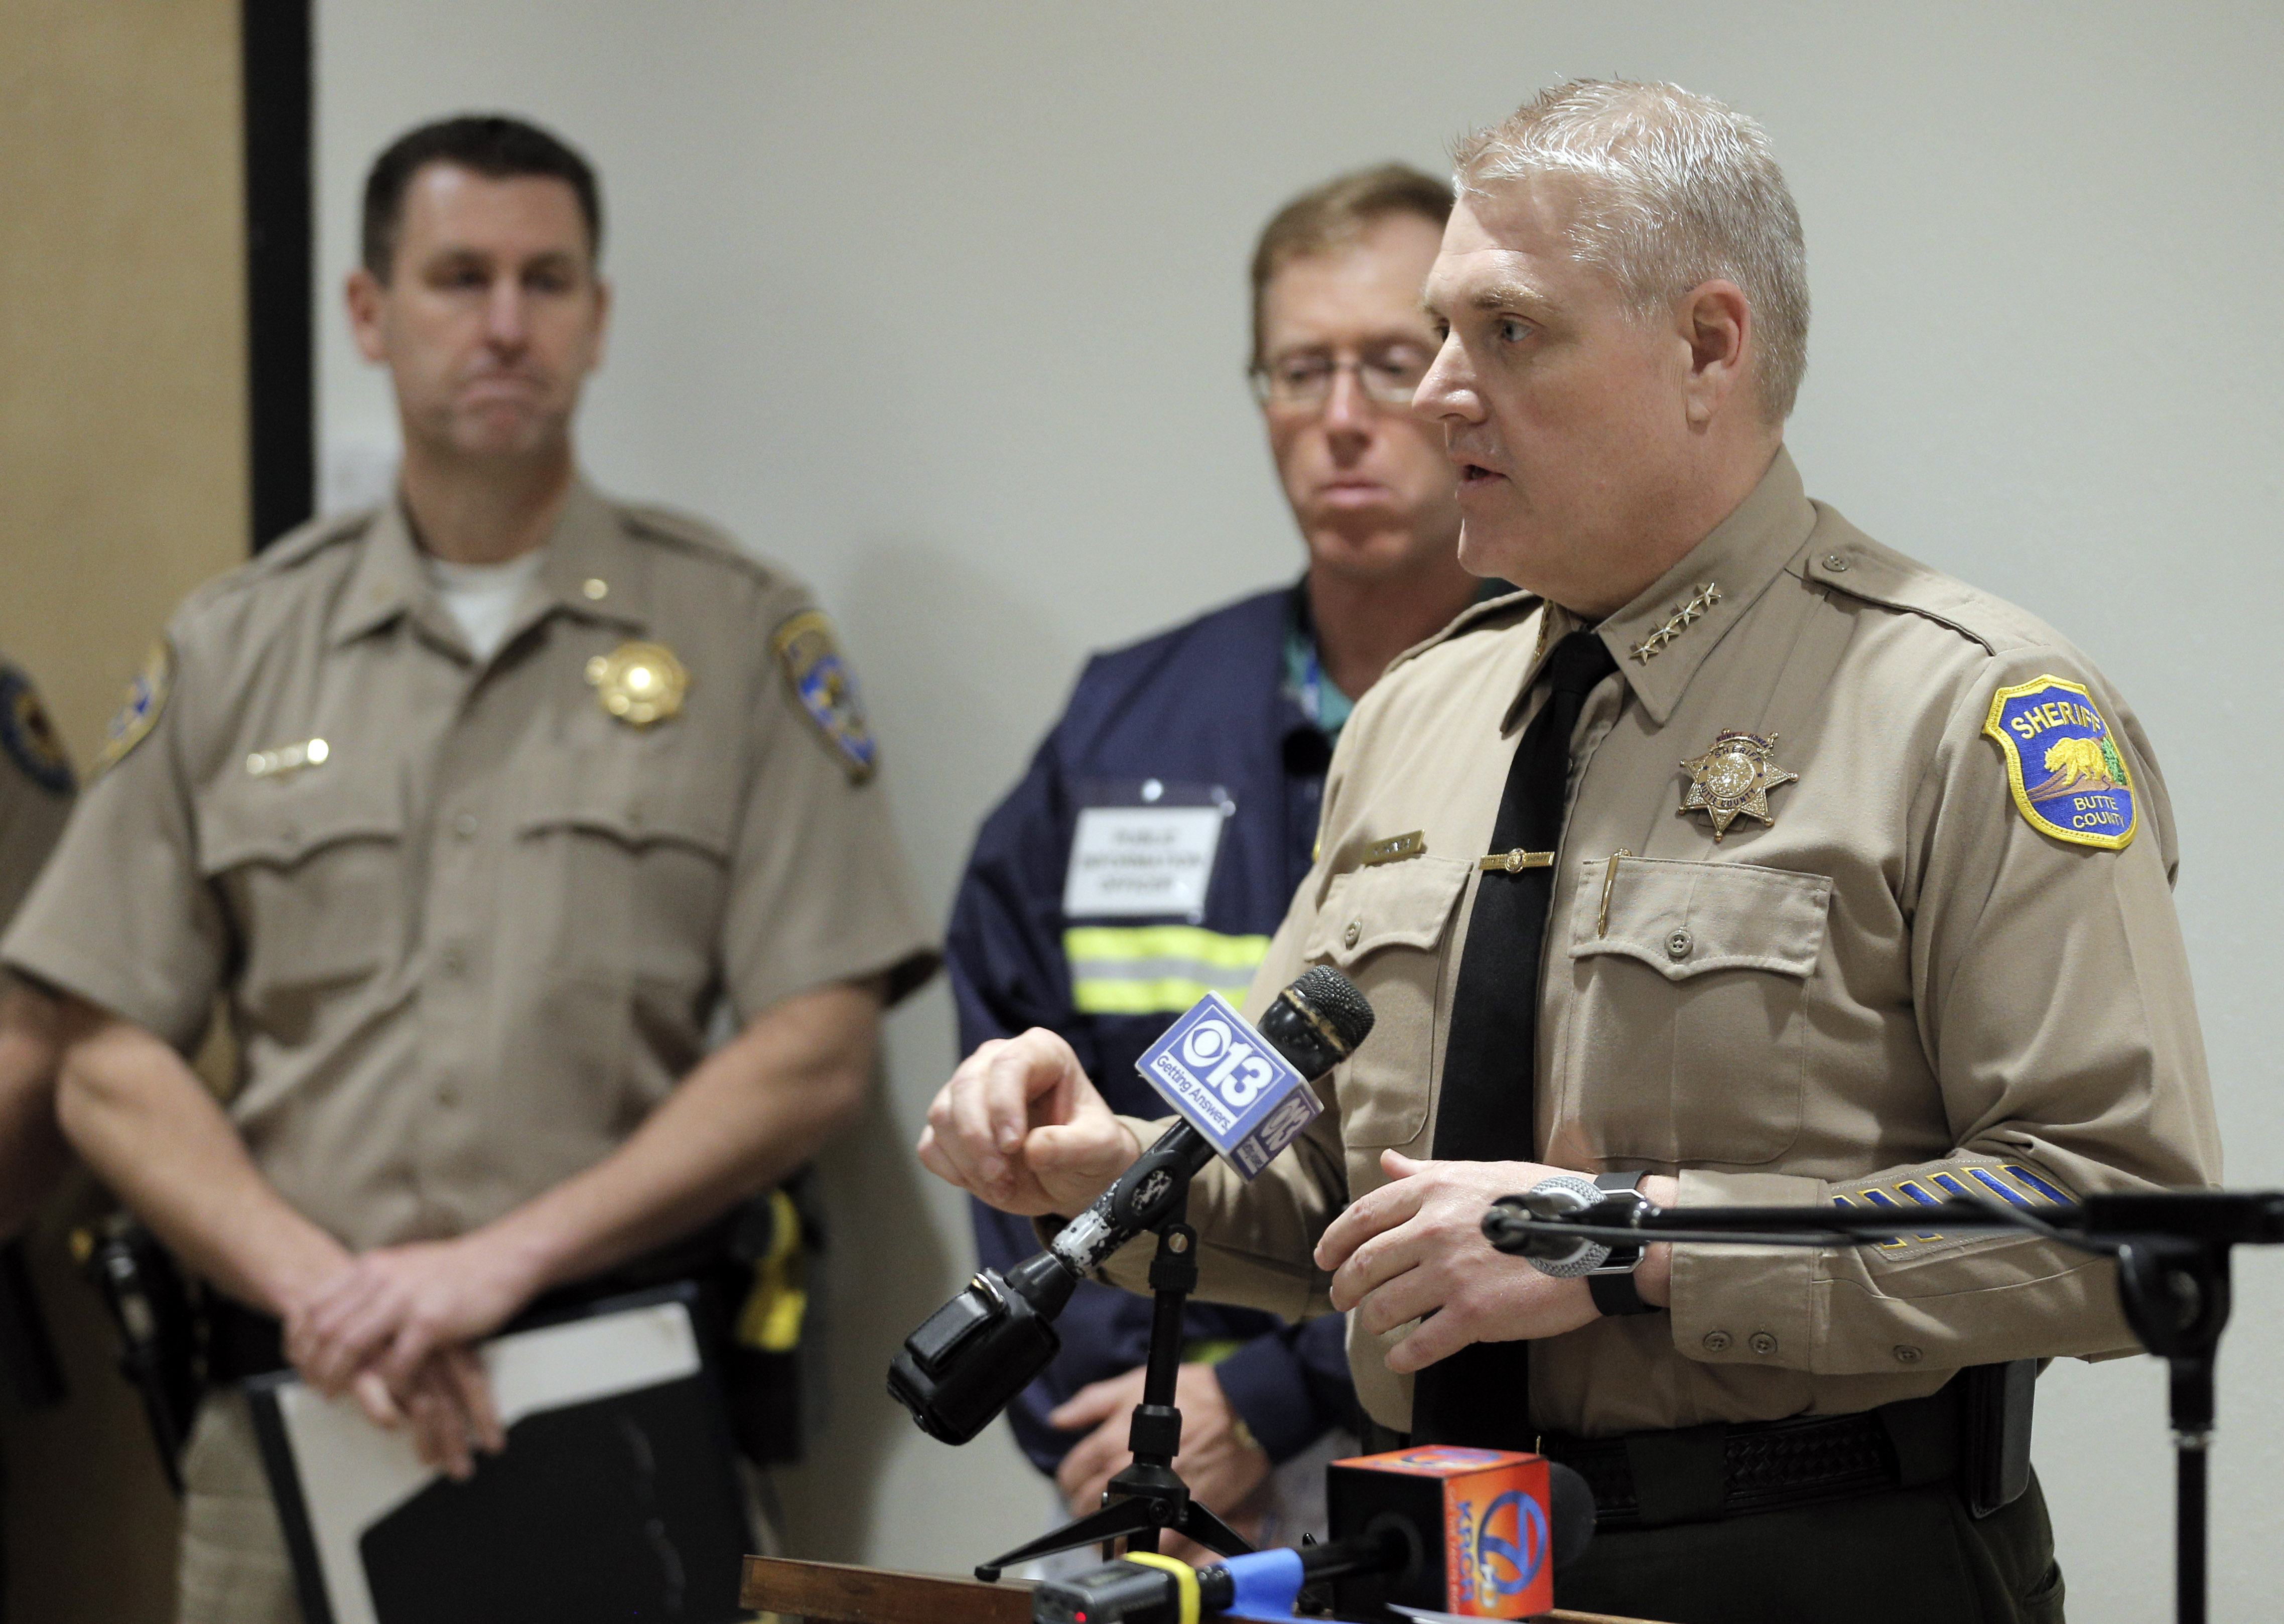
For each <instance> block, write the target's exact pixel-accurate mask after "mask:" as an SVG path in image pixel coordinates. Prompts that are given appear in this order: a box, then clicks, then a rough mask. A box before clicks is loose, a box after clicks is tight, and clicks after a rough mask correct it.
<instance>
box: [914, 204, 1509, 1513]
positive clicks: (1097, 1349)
mask: <svg viewBox="0 0 2284 1624" xmlns="http://www.w3.org/2000/svg"><path fill="white" fill-rule="evenodd" d="M1450 213H1451V189H1450V188H1449V187H1447V186H1446V185H1444V183H1443V182H1441V181H1438V180H1435V179H1434V178H1433V177H1431V176H1426V175H1422V174H1420V173H1419V172H1418V171H1417V170H1414V169H1410V168H1404V166H1402V165H1396V164H1390V165H1386V166H1383V167H1381V168H1373V169H1366V170H1363V171H1360V172H1358V173H1357V174H1353V175H1345V176H1340V177H1338V178H1337V179H1334V180H1332V181H1328V182H1326V183H1325V184H1323V185H1321V186H1318V187H1316V188H1314V189H1312V190H1311V191H1307V192H1305V193H1303V194H1302V195H1301V196H1300V197H1297V198H1295V199H1293V200H1292V201H1291V202H1289V203H1287V205H1286V206H1285V207H1283V208H1282V209H1280V210H1279V212H1278V214H1277V215H1276V216H1275V217H1274V218H1273V219H1271V221H1270V223H1269V224H1268V226H1267V227H1266V228H1265V229H1264V230H1263V232H1262V235H1261V240H1260V243H1259V245H1258V246H1256V248H1255V251H1254V255H1253V268H1252V281H1253V322H1254V352H1253V358H1252V362H1251V365H1250V371H1251V374H1252V378H1253V381H1254V386H1255V394H1257V395H1258V397H1259V399H1260V402H1261V409H1262V417H1263V424H1264V426H1266V428H1267V429H1268V432H1269V446H1270V453H1271V457H1273V458H1274V459H1275V461H1276V465H1277V472H1278V476H1279V480H1281V481H1282V483H1283V485H1284V488H1285V495H1286V498H1287V501H1288V502H1290V504H1292V508H1293V516H1294V519H1295V522H1296V523H1297V524H1298V525H1299V527H1300V530H1301V535H1302V541H1303V543H1305V545H1306V546H1307V548H1308V552H1309V567H1308V572H1307V574H1304V575H1303V576H1302V579H1301V580H1300V582H1297V583H1296V584H1295V585H1294V586H1292V587H1289V588H1286V589H1280V590H1278V591H1273V592H1264V593H1262V594H1260V595H1259V596H1257V597H1249V598H1246V599H1244V600H1242V601H1241V602H1239V603H1236V604H1232V605H1229V606H1228V607H1226V608H1224V609H1218V610H1216V611H1214V612H1213V613H1210V614H1207V615H1203V616H1201V617H1200V618H1199V619H1197V620H1194V621H1190V622H1189V623H1188V624H1186V625H1185V626H1180V627H1177V628H1176V629H1173V630H1171V631H1169V632H1164V633H1162V634H1160V635H1159V636H1154V637H1152V638H1149V639H1147V640H1146V641H1145V642H1142V643H1138V644H1134V645H1133V646H1131V647H1130V648H1125V649H1121V650H1119V651H1117V652H1114V653H1109V654H1103V655H1099V656H1097V657H1096V658H1095V659H1094V660H1091V661H1090V662H1089V663H1088V666H1087V668H1086V670H1085V671H1084V673H1083V675H1081V676H1080V678H1079V681H1078V686H1077V688H1076V691H1074V692H1073V693H1072V695H1071V699H1070V703H1069V705H1068V707H1066V709H1065V711H1064V713H1063V715H1062V717H1061V719H1060V721H1058V722H1056V724H1055V726H1054V728H1053V730H1052V731H1051V732H1050V733H1049V734H1048V736H1047V738H1046V740H1045V742H1044V744H1042V745H1041V746H1040V747H1039V751H1038V753H1037V754H1036V756H1035V757H1034V758H1033V760H1032V762H1031V768H1030V770H1029V772H1028V773H1027V774H1026V775H1025V776H1024V777H1023V780H1022V782H1021V783H1020V784H1018V785H1016V786H1015V788H1014V790H1013V792H1010V793H1009V795H1008V797H1007V799H1006V800H1004V801H1002V802H1001V803H1000V805H999V806H998V808H997V809H996V810H995V811H994V812H993V813H992V814H991V816H990V817H989V819H988V820H987V821H986V822H985V824H984V825H983V829H982V833H981V834H980V835H979V836H978V838H977V839H976V843H975V849H974V854H973V855H971V857H970V858H969V860H968V866H967V871H966V877H965V878H964V879H963V881H962V883H961V886H960V889H959V894H958V901H957V902H956V904H955V905H954V908H953V912H952V920H951V929H950V933H949V935H948V937H947V940H946V942H945V957H946V962H947V964H948V966H949V968H950V972H951V979H952V987H953V990H954V992H955V995H956V996H957V998H958V1009H959V1026H960V1039H961V1042H962V1044H963V1046H964V1047H966V1048H969V1049H973V1048H974V1047H975V1046H976V1045H977V1044H980V1043H982V1042H987V1041H989V1040H990V1039H993V1038H1004V1037H1012V1036H1013V1035H1015V1034H1016V1033H1018V1032H1021V1031H1023V1030H1024V1029H1025V1028H1027V1027H1045V1028H1047V1029H1048V1030H1050V1031H1052V1032H1056V1033H1059V1034H1060V1035H1062V1036H1063V1037H1064V1038H1065V1039H1066V1040H1068V1042H1069V1043H1070V1044H1071V1046H1072V1048H1073V1050H1074V1051H1075V1052H1076V1054H1077V1055H1078V1056H1079V1057H1080V1060H1081V1064H1082V1065H1083V1066H1085V1068H1086V1071H1087V1074H1088V1075H1089V1076H1090V1077H1091V1078H1093V1079H1094V1081H1095V1084H1096V1086H1097V1087H1098V1088H1099V1089H1101V1090H1102V1092H1103V1094H1104V1096H1105V1097H1106V1098H1107V1099H1109V1100H1110V1101H1112V1102H1113V1104H1114V1105H1115V1107H1116V1108H1117V1109H1119V1110H1122V1111H1125V1112H1130V1113H1134V1114H1136V1115H1141V1116H1151V1115H1155V1114H1157V1113H1158V1112H1159V1111H1160V1110H1161V1109H1162V1107H1161V1106H1160V1105H1158V1104H1157V1101H1156V1097H1155V1096H1154V1094H1152V1093H1151V1091H1150V1090H1149V1089H1148V1087H1147V1086H1146V1084H1145V1083H1144V1082H1143V1081H1142V1080H1141V1078H1140V1076H1139V1075H1138V1074H1137V1073H1136V1071H1135V1069H1134V1062H1135V1059H1136V1058H1137V1057H1138V1055H1140V1053H1141V1052H1142V1051H1143V1050H1145V1049H1146V1048H1147V1047H1148V1046H1149V1045H1150V1044H1151V1043H1152V1042H1154V1041H1156V1039H1157V1037H1158V1035H1159V1034H1160V1033H1161V1032H1162V1031H1163V1030H1164V1029H1165V1025H1166V1022H1167V1021H1168V1020H1169V1019H1171V1018H1172V1017H1173V1016H1174V1015H1176V1014H1178V1013H1179V1012H1180V1011H1183V1010H1185V1009H1187V1008H1188V1007H1189V1006H1190V1005H1191V1004H1192V1003H1194V1002H1195V1001H1196V1000H1197V998H1198V997H1199V996H1200V995H1201V994H1202V993H1203V992H1204V991H1205V990H1206V989H1208V988H1218V989H1219V990H1221V991H1222V992H1223V993H1224V994H1225V995H1228V996H1230V997H1232V998H1235V997H1238V996H1240V995H1242V993H1243V991H1244V989H1245V987H1246V985H1247V984H1248V982H1249V981H1250V980H1252V977H1253V972H1254V969H1255V966H1256V965H1257V964H1259V963H1260V961H1261V956H1262V955H1263V953H1264V952H1265V951H1267V949H1268V946H1269V933H1270V932H1271V931H1272V930H1274V929H1275V928H1276V925H1277V921H1278V920H1279V919H1280V918H1281V917H1284V913H1285V909H1286V904H1287V902H1289V901H1290V899H1291V897H1292V894H1293V889H1294V887H1295V886H1296V885H1298V884H1299V883H1300V880H1301V878H1302V875H1304V874H1305V873H1307V872H1308V869H1309V861H1310V847H1311V845H1312V843H1313V842H1314V840H1315V839H1316V831H1317V817H1318V802H1319V799H1320V796H1321V793H1322V791H1323V787H1324V776H1325V768H1326V762H1327V761H1329V759H1330V757H1331V754H1332V745H1333V741H1334V739H1336V738H1338V737H1339V735H1340V730H1341V724H1342V723H1343V722H1346V721H1347V720H1348V714H1349V708H1350V707H1352V706H1353V705H1354V703H1355V702H1356V700H1357V699H1359V698H1361V697H1362V696H1363V694H1364V693H1365V691H1366V690H1367V689H1369V688H1370V687H1371V686H1372V685H1373V683H1375V682H1376V681H1378V680H1379V677H1380V674H1381V670H1382V669H1384V668H1386V666H1387V665H1388V661H1389V660H1392V659H1394V658H1395V657H1396V655H1397V654H1398V653H1400V652H1402V651H1403V650H1404V649H1405V648H1408V647H1410V646H1411V645H1412V644H1414V643H1417V642H1419V641H1420V640H1421V639H1422V638H1425V637H1427V636H1429V635H1430V634H1431V633H1433V632H1435V630H1437V629H1439V628H1441V627H1442V626H1443V624H1444V623H1445V622H1446V621H1449V620H1451V617H1452V616H1453V615H1454V614H1456V613H1459V610H1460V609H1461V608H1462V607H1464V606H1465V605H1467V601H1468V600H1469V598H1470V597H1472V596H1474V592H1475V590H1476V589H1477V587H1478V585H1479V584H1480V583H1478V582H1476V581H1475V580H1474V578H1473V577H1472V576H1470V575H1468V574H1467V572H1466V571H1464V570H1462V569H1461V568H1460V567H1459V559H1458V556H1457V550H1456V547H1457V542H1458V539H1459V509H1458V506H1457V504H1456V503H1455V502H1454V500H1453V497H1452V492H1451V470H1450V467H1449V465H1448V464H1447V463H1446V462H1445V461H1444V458H1443V449H1442V447H1441V445H1440V444H1439V443H1438V441H1437V440H1436V437H1435V433H1434V431H1433V430H1432V429H1430V428H1428V427H1427V426H1424V425H1422V424H1420V423H1419V422H1418V421H1416V420H1415V419H1414V418H1412V416H1411V414H1410V411H1409V406H1410V402H1411V398H1412V390H1413V388H1414V387H1415V386H1417V385H1418V383H1419V381H1420V377H1421V376H1422V375H1423V374H1424V373H1425V371H1427V362H1428V360H1429V358H1430V357H1431V356H1432V355H1433V354H1434V351H1435V335H1434V333H1433V332H1430V331H1429V329H1428V327H1427V320H1426V318H1425V317H1424V316H1422V315H1421V314H1420V283H1421V281H1422V280H1423V279H1424V278H1425V277H1426V276H1427V268H1428V266H1429V265H1430V264H1431V263H1432V262H1434V259H1435V245H1436V242H1437V240H1438V238H1439V237H1440V236H1441V233H1442V230H1443V222H1444V220H1445V218H1446V217H1447V216H1448V215H1450ZM1137 832H1150V833H1154V834H1157V835H1160V836H1162V837H1163V839H1164V841H1165V842H1167V843H1165V844H1161V845H1160V847H1159V848H1158V849H1159V851H1160V853H1161V859H1160V861H1159V863H1158V864H1157V866H1156V867H1155V868H1154V869H1153V870H1152V871H1151V872H1150V873H1149V875H1148V876H1147V878H1146V879H1145V878H1144V877H1143V876H1142V875H1141V874H1140V873H1139V872H1138V871H1137V870H1136V869H1134V868H1133V867H1132V866H1131V864H1130V863H1123V862H1121V861H1118V860H1120V859H1124V858H1127V857H1130V855H1131V852H1132V850H1133V847H1132V845H1131V840H1130V837H1131V836H1133V835H1134V834H1135V833H1137ZM1122 837H1124V838H1125V839H1124V843H1122ZM1106 880H1109V881H1110V883H1105V881H1106ZM974 1214H975V1232H976V1245H977V1250H978V1252H979V1253H981V1255H982V1260H983V1261H984V1262H986V1263H987V1264H989V1265H991V1266H993V1267H995V1268H999V1269H1006V1268H1009V1267H1011V1266H1012V1265H1013V1264H1014V1263H1015V1262H1017V1261H1021V1259H1022V1258H1025V1257H1028V1256H1029V1255H1030V1254H1031V1253H1033V1252H1034V1251H1036V1249H1037V1241H1036V1239H1035V1238H1033V1235H1032V1233H1031V1228H1030V1225H1029V1223H1028V1222H1024V1221H1023V1220H1022V1219H1020V1218H1017V1217H1014V1216H1012V1215H1011V1214H1005V1213H1001V1212H996V1211H994V1210H993V1209H992V1208H990V1207H989V1206H985V1205H983V1204H982V1202H977V1203H975V1204H974ZM1058 1325H1059V1328H1060V1332H1061V1335H1062V1341H1063V1351H1062V1353H1061V1355H1060V1356H1059V1357H1058V1358H1057V1359H1056V1360H1055V1362H1054V1363H1053V1364H1052V1365H1051V1366H1049V1367H1048V1370H1047V1372H1046V1374H1045V1375H1044V1376H1043V1377H1042V1378H1040V1380H1039V1381H1038V1382H1037V1383H1036V1385H1035V1386H1033V1387H1032V1388H1030V1389H1029V1391H1027V1392H1026V1393H1024V1394H1022V1395H1021V1397H1020V1398H1018V1399H1017V1400H1016V1401H1015V1403H1014V1405H1013V1407H1012V1409H1010V1412H1009V1414H1010V1417H1011V1418H1012V1420H1013V1425H1014V1427H1015V1433H1016V1437H1017V1439H1018V1441H1020V1442H1021V1445H1022V1447H1023V1448H1024V1450H1025V1452H1026V1453H1027V1454H1028V1455H1029V1456H1030V1457H1031V1459H1032V1460H1033V1461H1034V1462H1035V1463H1036V1464H1037V1465H1038V1466H1039V1468H1040V1469H1041V1470H1042V1471H1044V1472H1054V1473H1055V1474H1056V1480H1057V1482H1058V1484H1059V1485H1060V1487H1061V1489H1062V1491H1063V1493H1064V1495H1066V1496H1067V1498H1068V1502H1069V1504H1070V1507H1071V1509H1072V1511H1074V1512H1075V1513H1076V1512H1079V1511H1091V1510H1092V1509H1093V1508H1094V1507H1095V1506H1096V1505H1097V1504H1099V1503H1100V1499H1101V1494H1102V1488H1103V1485H1104V1484H1105V1483H1106V1482H1107V1481H1108V1480H1109V1479H1110V1477H1111V1476H1112V1474H1113V1473H1115V1472H1117V1471H1118V1470H1120V1469H1121V1468H1122V1467H1123V1466H1124V1465H1125V1464H1126V1462H1127V1460H1128V1459H1129V1458H1130V1456H1129V1455H1128V1452H1127V1448H1126V1433H1127V1421H1128V1416H1129V1412H1130V1410H1131V1409H1132V1408H1133V1406H1134V1405H1135V1403H1136V1402H1138V1401H1139V1399H1140V1397H1141V1391H1142V1374H1141V1370H1140V1368H1139V1367H1140V1365H1141V1363H1142V1361H1143V1359H1144V1357H1145V1355H1146V1353H1147V1351H1148V1347H1149V1331H1150V1305H1149V1304H1148V1303H1147V1302H1146V1301H1144V1300H1140V1299H1138V1298H1136V1297H1134V1296H1131V1295H1130V1294H1129V1293H1126V1292H1117V1291H1112V1290H1108V1289H1106V1288H1103V1287H1099V1286H1093V1285H1085V1286H1082V1287H1081V1288H1080V1290H1079V1293H1078V1295H1077V1296H1076V1298H1075V1299H1074V1300H1073V1301H1072V1302H1071V1304H1070V1306H1069V1307H1068V1308H1066V1309H1065V1310H1064V1312H1063V1315H1062V1316H1061V1318H1060V1321H1059V1322H1058ZM1187 1334H1188V1344H1189V1352H1190V1355H1191V1362H1190V1363H1189V1364H1188V1365H1187V1366H1186V1367H1185V1369H1184V1370H1183V1373H1182V1384H1181V1401H1182V1411H1183V1433H1182V1445H1183V1454H1182V1457H1181V1462H1180V1470H1181V1471H1182V1472H1183V1474H1184V1477H1185V1480H1186V1481H1187V1482H1188V1483H1189V1485H1190V1487H1191V1489H1192V1490H1193V1492H1194V1493H1196V1494H1197V1495H1199V1497H1200V1498H1201V1499H1202V1500H1203V1501H1204V1502H1205V1503H1207V1504H1208V1505H1210V1506H1212V1507H1213V1508H1214V1509H1215V1510H1216V1511H1219V1512H1221V1513H1222V1514H1223V1515H1224V1516H1225V1517H1231V1518H1233V1519H1235V1520H1236V1522H1237V1524H1238V1526H1241V1527H1246V1528H1248V1529H1249V1530H1250V1531H1251V1533H1252V1534H1254V1535H1255V1537H1268V1538H1272V1539H1273V1538H1278V1537H1290V1538H1298V1537H1299V1534H1300V1531H1301V1528H1302V1527H1303V1526H1310V1523H1311V1522H1312V1520H1321V1519H1320V1518H1312V1514H1311V1511H1310V1506H1311V1503H1312V1502H1314V1503H1317V1504H1320V1503H1321V1501H1322V1497H1323V1480H1322V1472H1321V1467H1322V1464H1323V1458H1324V1457H1325V1449H1323V1448H1319V1449H1313V1450H1312V1449H1310V1445H1312V1444H1314V1443H1316V1442H1318V1441H1319V1440H1320V1439H1326V1438H1327V1437H1328V1434H1332V1433H1333V1430H1334V1429H1335V1428H1345V1427H1352V1426H1353V1425H1355V1418H1354V1416H1353V1409H1354V1403H1355V1395H1354V1393H1353V1391H1352V1390H1351V1389H1350V1387H1349V1381H1348V1362H1347V1356H1346V1354H1345V1353H1344V1351H1343V1349H1342V1346H1341V1324H1340V1322H1339V1320H1338V1318H1337V1317H1330V1318H1325V1319H1319V1320H1317V1321H1314V1322H1311V1323H1307V1324H1305V1325H1301V1326H1289V1327H1288V1326H1285V1325H1283V1324H1281V1323H1279V1322H1277V1321H1275V1320H1274V1319H1272V1318H1271V1317H1270V1316H1266V1315H1263V1314H1259V1313H1255V1312H1249V1311H1247V1310H1244V1309H1237V1308H1217V1307H1214V1306H1210V1305H1199V1306H1196V1307H1193V1308H1192V1309H1191V1311H1190V1319H1189V1322H1188V1325H1187ZM1074 1433H1083V1434H1084V1435H1083V1436H1081V1437H1076V1438H1075V1437H1074ZM1338 1435H1339V1436H1341V1437H1343V1438H1345V1437H1346V1433H1340V1434H1338ZM1349 1441H1352V1440H1349ZM1331 1447H1333V1446H1332V1445H1331V1444H1330V1443H1329V1442H1327V1443H1326V1448H1331ZM1304 1452H1305V1453H1304ZM1286 1461H1292V1462H1293V1463H1294V1469H1293V1470H1292V1471H1290V1472H1279V1473H1277V1474H1276V1475H1275V1476H1274V1477H1273V1478H1272V1476H1271V1464H1272V1463H1279V1462H1286Z"/></svg>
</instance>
